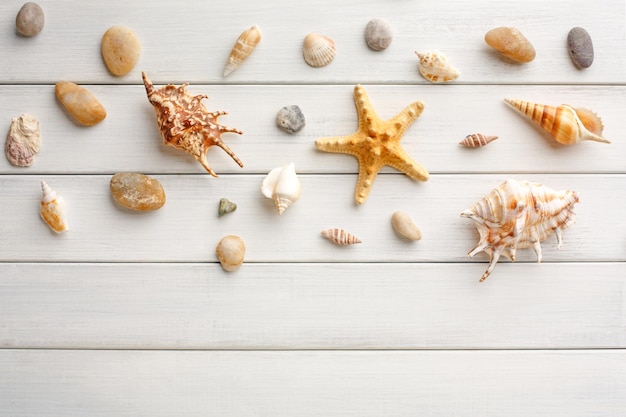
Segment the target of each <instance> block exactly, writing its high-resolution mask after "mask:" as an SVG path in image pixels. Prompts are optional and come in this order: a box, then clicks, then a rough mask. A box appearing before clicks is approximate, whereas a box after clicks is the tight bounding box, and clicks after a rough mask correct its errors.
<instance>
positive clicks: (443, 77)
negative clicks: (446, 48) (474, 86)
mask: <svg viewBox="0 0 626 417" xmlns="http://www.w3.org/2000/svg"><path fill="white" fill-rule="evenodd" d="M415 54H416V55H417V57H418V58H419V60H420V62H419V71H420V74H421V75H422V77H424V78H425V79H427V80H428V81H430V82H431V83H447V82H449V81H453V80H456V79H457V78H458V77H459V75H461V73H460V72H459V70H457V69H456V68H454V67H453V66H452V65H450V63H449V62H448V59H447V58H446V57H445V56H444V55H443V54H442V53H441V52H439V51H432V52H425V53H419V52H417V51H416V52H415Z"/></svg>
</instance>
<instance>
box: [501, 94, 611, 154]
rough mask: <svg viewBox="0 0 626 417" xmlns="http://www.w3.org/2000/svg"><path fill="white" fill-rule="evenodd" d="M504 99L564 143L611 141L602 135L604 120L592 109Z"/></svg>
mask: <svg viewBox="0 0 626 417" xmlns="http://www.w3.org/2000/svg"><path fill="white" fill-rule="evenodd" d="M504 101H505V102H506V103H507V104H509V105H510V106H511V107H513V108H514V109H515V110H517V111H518V112H520V113H522V114H523V115H524V116H526V117H527V118H528V119H530V120H531V121H532V122H534V123H535V124H536V125H538V126H540V127H541V128H542V129H543V130H545V131H546V132H548V133H549V134H550V135H551V136H552V137H553V138H554V139H555V140H556V141H557V142H559V143H562V144H564V145H572V144H574V143H577V142H580V141H583V140H593V141H596V142H604V143H611V142H610V141H608V140H607V139H605V138H603V137H602V136H601V135H602V130H603V129H604V126H603V125H602V120H600V118H599V117H598V116H597V115H596V114H595V113H593V112H592V111H591V110H588V109H574V108H573V107H571V106H568V105H566V104H562V105H560V106H548V105H543V104H536V103H531V102H528V101H522V100H511V99H505V100H504Z"/></svg>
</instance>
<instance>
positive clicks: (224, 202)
mask: <svg viewBox="0 0 626 417" xmlns="http://www.w3.org/2000/svg"><path fill="white" fill-rule="evenodd" d="M235 210H237V204H235V203H233V202H232V201H230V200H229V199H227V198H220V206H219V208H218V210H217V214H218V215H219V216H220V217H222V216H223V215H224V214H227V213H232V212H233V211H235Z"/></svg>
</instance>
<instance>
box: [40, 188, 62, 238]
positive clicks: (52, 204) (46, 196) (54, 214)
mask: <svg viewBox="0 0 626 417" xmlns="http://www.w3.org/2000/svg"><path fill="white" fill-rule="evenodd" d="M41 192H42V197H41V206H40V207H39V214H40V215H41V218H42V219H43V220H44V221H45V222H46V224H47V225H48V226H50V229H52V230H53V231H55V232H57V233H62V232H65V231H67V230H69V226H68V225H67V220H66V219H65V201H63V197H60V196H57V193H56V191H54V190H53V189H52V188H50V187H49V186H48V184H46V183H45V182H44V181H41Z"/></svg>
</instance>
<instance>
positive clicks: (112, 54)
mask: <svg viewBox="0 0 626 417" xmlns="http://www.w3.org/2000/svg"><path fill="white" fill-rule="evenodd" d="M101 51H102V59H103V60H104V64H105V65H106V67H107V68H108V69H109V71H110V72H111V74H113V75H125V74H128V73H129V72H130V71H131V70H132V69H133V67H134V66H135V64H136V63H137V60H138V59H139V53H140V52H141V43H140V42H139V38H137V35H135V33H134V32H133V31H132V30H130V29H129V28H127V27H124V26H112V27H111V28H109V30H107V31H106V32H105V33H104V35H103V36H102V45H101Z"/></svg>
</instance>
